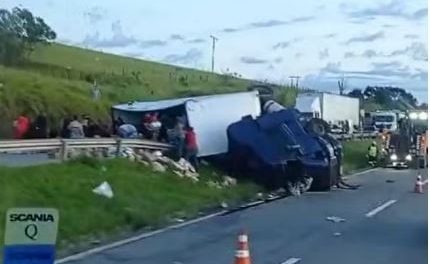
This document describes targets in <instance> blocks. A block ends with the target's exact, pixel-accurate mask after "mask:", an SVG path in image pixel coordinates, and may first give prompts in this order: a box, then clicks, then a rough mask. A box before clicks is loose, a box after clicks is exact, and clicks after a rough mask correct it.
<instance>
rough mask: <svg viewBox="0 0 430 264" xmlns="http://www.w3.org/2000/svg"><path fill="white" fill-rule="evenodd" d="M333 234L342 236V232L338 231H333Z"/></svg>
mask: <svg viewBox="0 0 430 264" xmlns="http://www.w3.org/2000/svg"><path fill="white" fill-rule="evenodd" d="M333 235H334V236H341V235H342V233H340V232H336V233H333Z"/></svg>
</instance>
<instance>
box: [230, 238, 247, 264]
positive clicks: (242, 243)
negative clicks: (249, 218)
mask: <svg viewBox="0 0 430 264" xmlns="http://www.w3.org/2000/svg"><path fill="white" fill-rule="evenodd" d="M237 243H238V246H237V250H236V257H235V261H234V264H251V257H250V255H249V245H248V235H247V234H246V233H245V232H242V233H240V234H239V236H238V238H237Z"/></svg>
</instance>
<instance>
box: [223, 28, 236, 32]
mask: <svg viewBox="0 0 430 264" xmlns="http://www.w3.org/2000/svg"><path fill="white" fill-rule="evenodd" d="M238 31H240V28H224V29H223V30H222V32H224V33H234V32H238Z"/></svg>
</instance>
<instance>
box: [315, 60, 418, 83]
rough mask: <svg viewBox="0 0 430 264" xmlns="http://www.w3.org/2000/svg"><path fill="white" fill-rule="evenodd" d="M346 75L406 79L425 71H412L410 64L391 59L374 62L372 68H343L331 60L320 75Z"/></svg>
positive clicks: (364, 77)
mask: <svg viewBox="0 0 430 264" xmlns="http://www.w3.org/2000/svg"><path fill="white" fill-rule="evenodd" d="M340 74H341V75H345V77H347V78H354V79H380V80H392V79H405V78H409V79H410V78H420V77H423V73H422V72H419V71H415V72H414V71H412V70H411V69H410V67H409V66H403V65H402V64H401V63H400V62H398V61H391V62H385V63H373V64H372V68H371V69H370V70H363V71H362V70H342V69H341V63H340V62H337V63H334V62H331V63H328V64H327V65H326V66H325V67H323V68H322V69H321V70H320V75H321V76H324V77H326V78H330V77H339V75H340Z"/></svg>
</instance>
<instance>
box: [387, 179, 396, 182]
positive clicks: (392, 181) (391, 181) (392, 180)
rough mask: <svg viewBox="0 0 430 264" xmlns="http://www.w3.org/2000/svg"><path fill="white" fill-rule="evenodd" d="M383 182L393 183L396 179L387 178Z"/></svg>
mask: <svg viewBox="0 0 430 264" xmlns="http://www.w3.org/2000/svg"><path fill="white" fill-rule="evenodd" d="M385 182H386V183H394V182H396V181H395V180H390V179H389V180H386V181H385Z"/></svg>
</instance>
